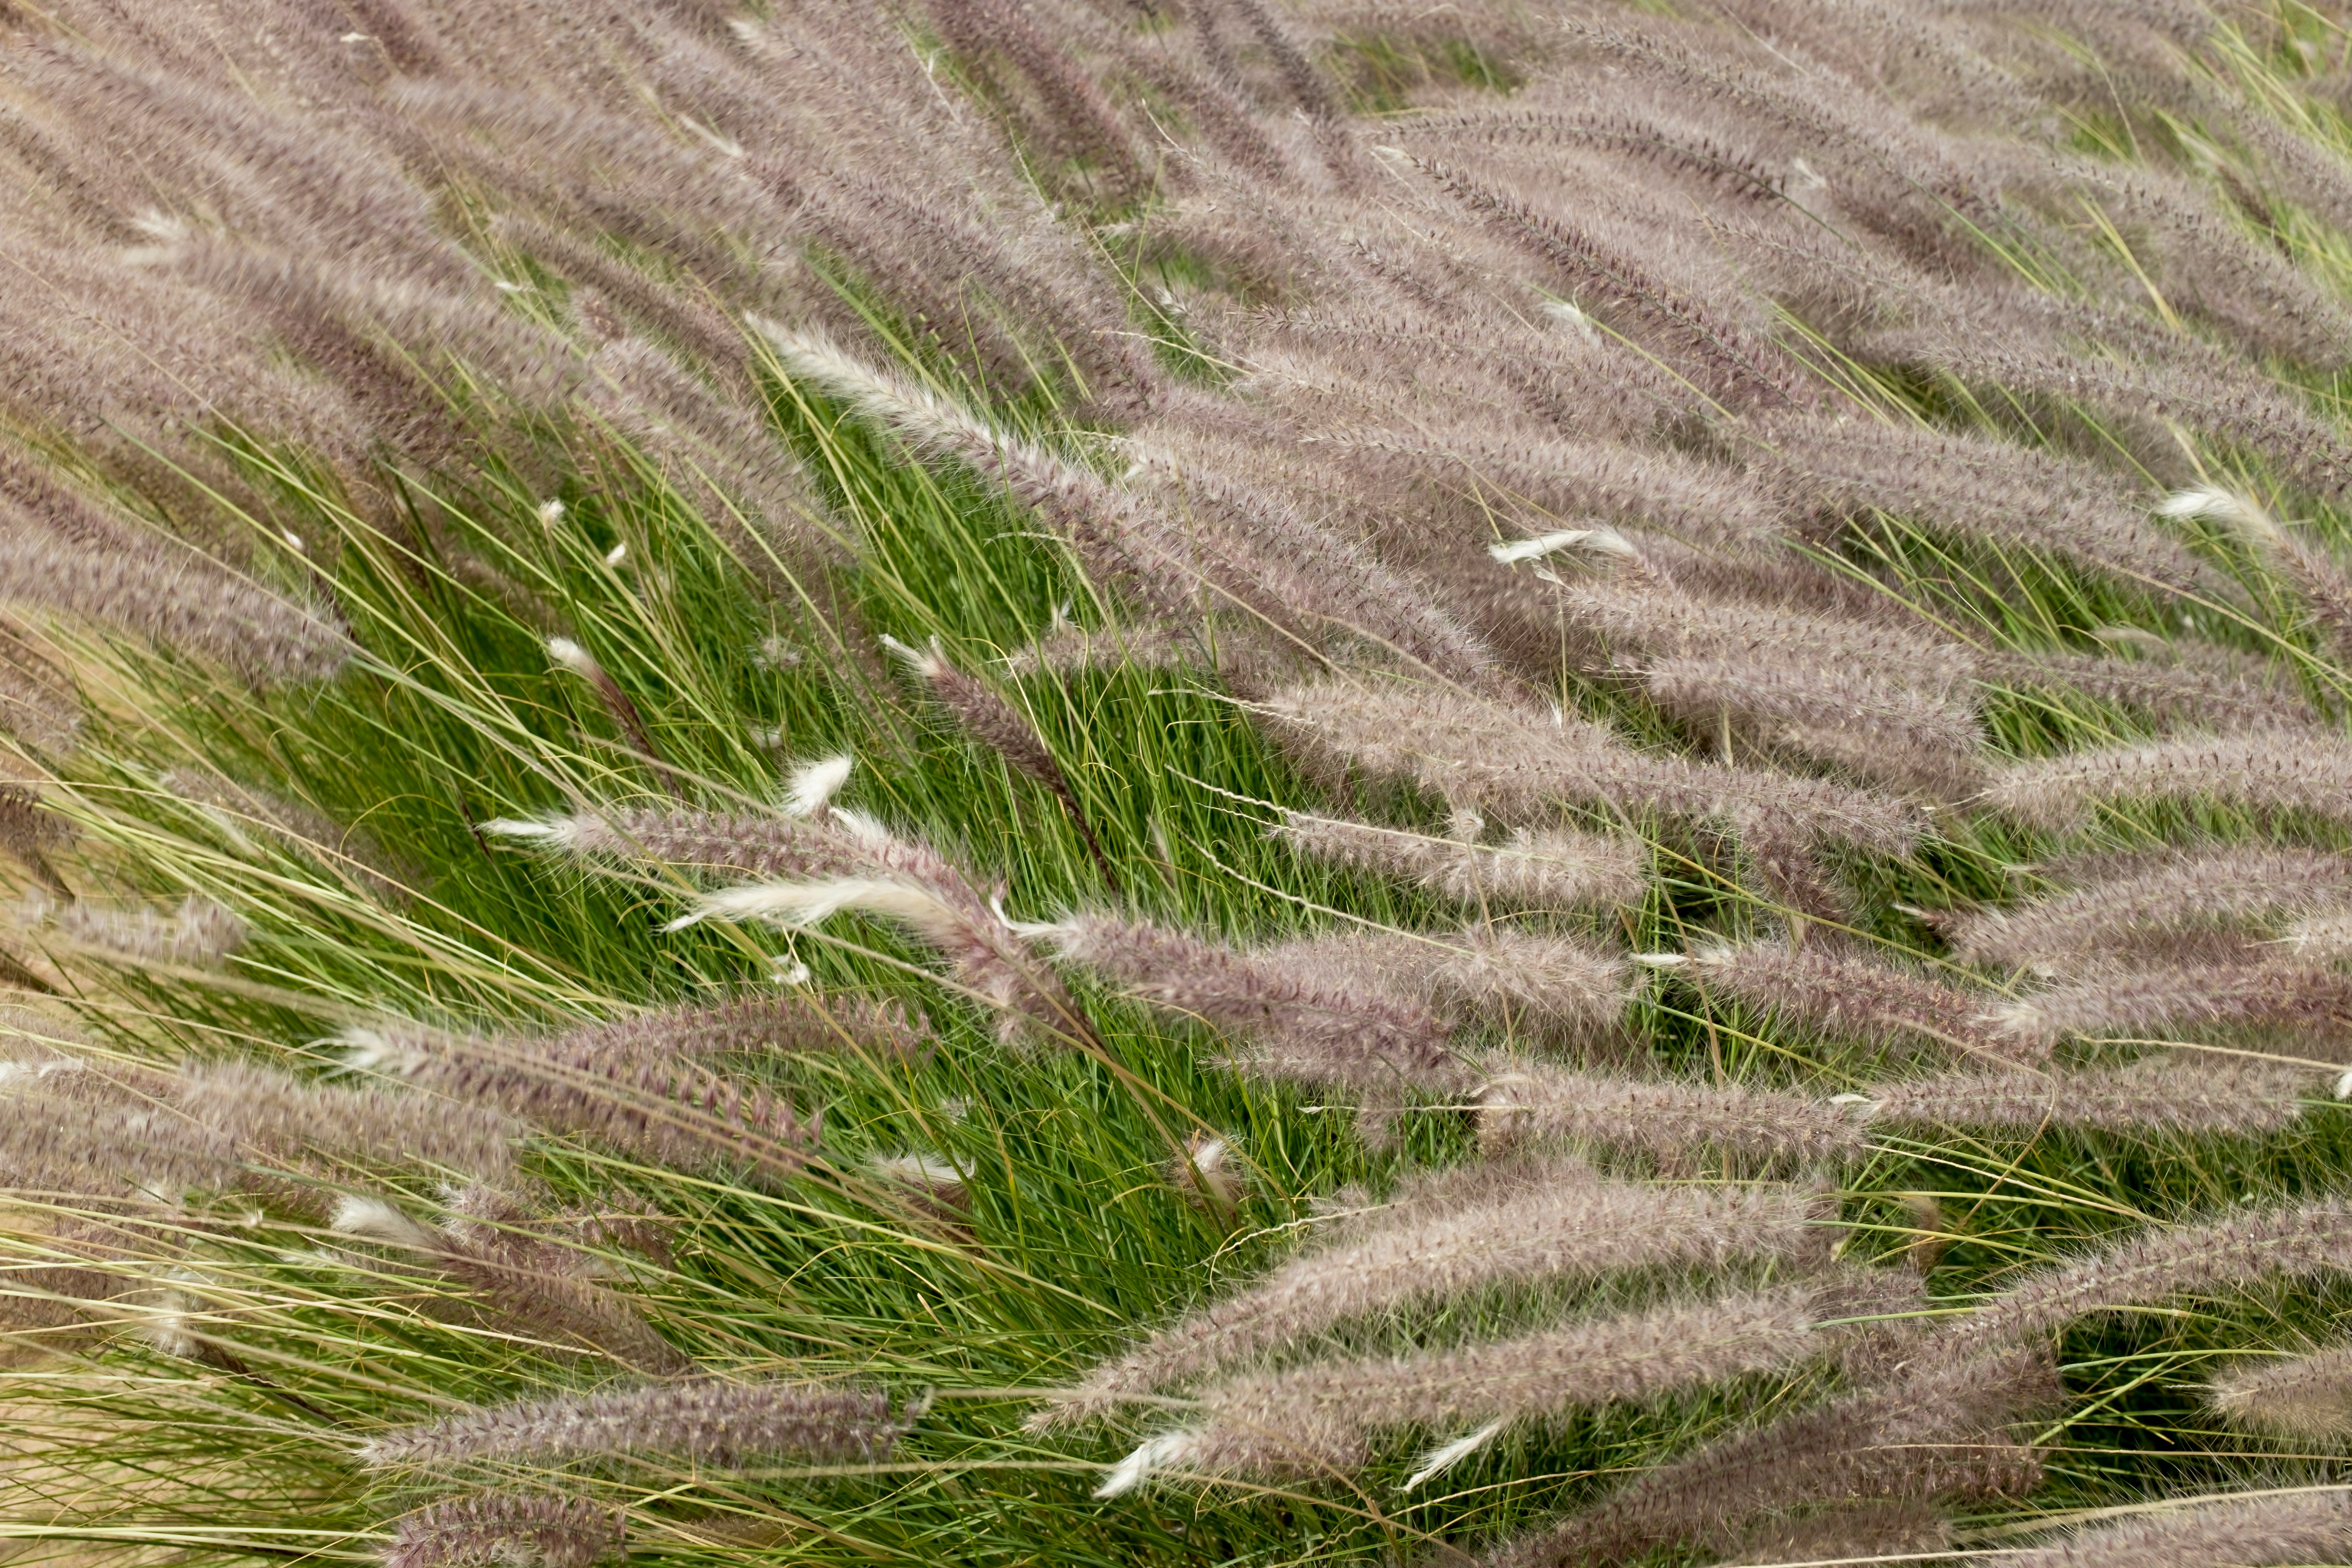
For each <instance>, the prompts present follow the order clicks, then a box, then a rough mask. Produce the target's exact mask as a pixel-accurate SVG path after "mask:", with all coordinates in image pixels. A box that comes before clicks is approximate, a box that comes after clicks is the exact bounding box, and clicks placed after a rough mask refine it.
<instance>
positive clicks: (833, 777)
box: [784, 752, 856, 818]
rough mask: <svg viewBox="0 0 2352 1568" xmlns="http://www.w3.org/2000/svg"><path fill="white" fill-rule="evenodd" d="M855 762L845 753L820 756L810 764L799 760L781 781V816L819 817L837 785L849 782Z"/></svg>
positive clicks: (839, 789)
mask: <svg viewBox="0 0 2352 1568" xmlns="http://www.w3.org/2000/svg"><path fill="white" fill-rule="evenodd" d="M854 766H856V763H854V761H853V760H852V759H851V757H850V755H849V753H848V752H842V753H841V754H840V755H838V756H832V757H820V758H819V759H817V760H816V761H815V762H813V763H802V764H801V765H800V766H799V767H796V768H794V769H793V772H792V776H791V777H790V778H789V779H788V780H787V781H786V782H785V794H784V815H785V816H796V817H802V818H810V817H821V816H824V813H825V808H826V807H827V806H829V805H831V804H832V803H833V797H834V796H835V795H838V794H840V793H841V786H842V785H844V784H847V783H848V782H849V773H850V770H851V768H853V767H854Z"/></svg>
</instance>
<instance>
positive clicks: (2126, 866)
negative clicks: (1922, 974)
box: [1940, 844, 2352, 972]
mask: <svg viewBox="0 0 2352 1568" xmlns="http://www.w3.org/2000/svg"><path fill="white" fill-rule="evenodd" d="M2064 879H2065V880H2066V881H2068V882H2071V883H2073V884H2074V887H2073V888H2072V889H2071V890H2069V891H2066V892H2063V893H2060V894H2058V895H2056V896H2054V897H2052V898H2048V899H2043V900H2039V901H2037V902H2034V903H2030V904H2023V905H2018V906H2013V907H2011V908H2008V909H1988V910H1975V911H1970V912H1968V913H1964V914H1960V915H1958V916H1957V917H1956V918H1953V919H1950V920H1948V921H1944V922H1942V924H1941V928H1940V929H1941V932H1942V934H1943V936H1944V937H1945V939H1946V940H1947V941H1948V942H1950V943H1951V945H1952V949H1953V951H1954V952H1956V953H1957V954H1958V955H1959V956H1960V957H1961V958H1962V959H1964V960H1966V961H1968V962H1969V963H1997V964H2002V965H2005V966H2011V967H2022V966H2026V965H2032V966H2035V967H2048V968H2052V969H2055V970H2058V971H2061V972H2063V971H2068V970H2074V969H2077V968H2080V967H2082V966H2084V965H2085V964H2090V963H2116V962H2130V961H2132V960H2133V959H2134V958H2135V957H2136V956H2142V955H2144V956H2145V957H2146V958H2147V959H2155V960H2161V959H2164V958H2167V957H2169V956H2171V955H2170V954H2169V952H2168V950H2167V945H2166V944H2167V942H2168V940H2170V939H2177V938H2179V937H2181V936H2193V935H2199V934H2203V933H2205V932H2208V931H2213V930H2215V929H2216V928H2220V929H2224V930H2226V929H2228V928H2231V927H2241V928H2248V927H2251V928H2253V929H2256V930H2259V929H2260V928H2261V927H2262V926H2263V925H2266V924H2271V923H2273V922H2275V921H2279V920H2280V919H2282V918H2283V917H2293V916H2307V915H2318V914H2326V913H2336V912H2341V911H2344V910H2352V857H2347V856H2344V855H2338V854H2333V853H2330V852H2328V851H2326V850H2316V849H2299V848H2291V847H2280V846H2273V845H2266V844H2257V845H2231V846H2226V847H2210V848H2189V849H2177V848H2167V849H2160V850H2155V851H2150V852H2147V853H2145V854H2140V855H2126V856H2122V857H2116V858H2105V859H2089V860H2084V861H2078V862H2075V863H2074V864H2072V865H2069V866H2067V867H2065V868H2064Z"/></svg>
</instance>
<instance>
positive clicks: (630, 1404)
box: [359, 1378, 907, 1469]
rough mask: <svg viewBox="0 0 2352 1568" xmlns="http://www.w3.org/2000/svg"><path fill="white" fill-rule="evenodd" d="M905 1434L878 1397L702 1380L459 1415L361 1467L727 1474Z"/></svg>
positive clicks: (414, 1431)
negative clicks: (705, 1468) (699, 1468)
mask: <svg viewBox="0 0 2352 1568" xmlns="http://www.w3.org/2000/svg"><path fill="white" fill-rule="evenodd" d="M906 1429H907V1423H906V1422H905V1421H903V1420H899V1419H896V1418H894V1417H893V1416H892V1415H891V1412H890V1401H889V1397H888V1396H887V1394H882V1393H880V1392H879V1391H877V1390H873V1389H866V1388H857V1387H852V1386H835V1385H831V1384H811V1383H785V1382H772V1383H728V1382H720V1381H719V1380H717V1379H709V1378H702V1379H689V1380H686V1381H682V1382H673V1383H652V1384H642V1385H640V1386H636V1387H623V1388H617V1389H610V1390H604V1391H600V1392H598V1393H594V1394H554V1395H551V1396H548V1397H546V1398H541V1399H524V1400H517V1401H515V1402H513V1403H511V1404H508V1405H488V1406H485V1407H483V1408H480V1409H476V1410H468V1411H464V1412H461V1413H459V1414H457V1415H447V1416H444V1417H443V1418H441V1419H440V1420H438V1421H430V1422H426V1423H424V1424H423V1425H420V1426H404V1427H394V1428H393V1429H391V1430H389V1431H386V1432H384V1433H383V1434H381V1435H379V1436H375V1437H373V1438H371V1439H369V1440H368V1441H367V1442H366V1443H364V1444H362V1445H361V1447H360V1449H359V1459H360V1462H361V1463H362V1464H364V1465H367V1466H369V1467H371V1468H377V1469H392V1468H403V1469H436V1468H446V1467H448V1466H452V1465H457V1464H461V1463H466V1462H468V1461H484V1460H487V1461H489V1462H492V1463H499V1464H508V1465H522V1466H528V1465H532V1464H536V1463H545V1462H547V1461H551V1460H556V1461H561V1460H566V1459H577V1458H620V1457H623V1456H643V1457H646V1458H681V1459H688V1460H692V1461H695V1462H697V1463H699V1464H705V1465H717V1466H722V1467H729V1468H740V1467H741V1466H742V1465H744V1464H746V1463H747V1462H749V1461H750V1460H752V1459H755V1458H800V1459H818V1460H824V1459H834V1460H840V1459H858V1460H873V1459H877V1458H881V1457H882V1456H884V1455H886V1454H887V1453H888V1452H889V1451H890V1449H891V1448H892V1447H893V1446H895V1445H896V1444H897V1442H898V1438H899V1436H901V1435H902V1434H903V1433H904V1432H905V1431H906Z"/></svg>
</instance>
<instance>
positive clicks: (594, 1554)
mask: <svg viewBox="0 0 2352 1568" xmlns="http://www.w3.org/2000/svg"><path fill="white" fill-rule="evenodd" d="M624 1541H625V1529H624V1527H623V1524H622V1521H621V1517H620V1515H619V1514H618V1513H617V1512H616V1511H614V1510H612V1509H609V1508H606V1507H604V1506H603V1505H601V1504H599V1503H597V1502H595V1501H594V1500H592V1499H589V1498H577V1497H566V1496H564V1495H563V1494H562V1493H560V1492H524V1491H490V1492H467V1493H465V1494H463V1495H461V1496H458V1497H448V1498H440V1499H437V1500H435V1501H432V1502H429V1503H426V1504H425V1506H424V1507H422V1508H419V1509H417V1510H415V1511H414V1512H412V1513H408V1514H405V1515H404V1516H402V1518H401V1519H400V1521H399V1522H398V1523H396V1524H395V1525H394V1527H393V1535H392V1543H391V1544H390V1545H388V1546H386V1547H385V1548H384V1550H383V1564H384V1568H474V1565H478V1564H481V1563H531V1564H534V1565H535V1568H594V1564H596V1563H599V1562H601V1561H603V1560H604V1559H605V1558H607V1557H610V1556H613V1555H614V1554H615V1553H617V1552H620V1551H621V1550H622V1549H623V1542H624Z"/></svg>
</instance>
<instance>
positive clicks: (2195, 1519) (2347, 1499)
mask: <svg viewBox="0 0 2352 1568" xmlns="http://www.w3.org/2000/svg"><path fill="white" fill-rule="evenodd" d="M2347 1556H2352V1495H2347V1493H2346V1492H2345V1491H2344V1490H2343V1489H2341V1488H2339V1487H2327V1488H2322V1489H2309V1490H2305V1489H2290V1490H2285V1491H2279V1492H2272V1493H2255V1494H2252V1495H2251V1496H2246V1497H2242V1498H2233V1497H2229V1496H2226V1495H2225V1496H2221V1497H2214V1498H2206V1499H2200V1500H2197V1501H2195V1502H2189V1501H2186V1500H2184V1501H2182V1502H2179V1503H2177V1504H2174V1505H2171V1506H2168V1507H2164V1506H2159V1507H2156V1508H2151V1509H2149V1510H2146V1511H2144V1512H2140V1513H2137V1514H2135V1515H2132V1516H2130V1517H2127V1518H2124V1519H2118V1520H2112V1521H2107V1522H2105V1523H2101V1524H2094V1525H2090V1526H2086V1527H2085V1528H2083V1529H2080V1530H2076V1531H2070V1532H2069V1533H2067V1534H2066V1535H2064V1536H2063V1537H2061V1538H2060V1539H2058V1540H2057V1541H2054V1542H2051V1543H2050V1544H2048V1545H2042V1546H2034V1547H2029V1548H2027V1549H2026V1550H2024V1551H2022V1552H2014V1553H2012V1554H2011V1556H2010V1557H2009V1558H2008V1559H2007V1562H2009V1563H2015V1564H2018V1565H2020V1568H2271V1565H2272V1564H2279V1563H2331V1562H2332V1563H2341V1562H2343V1561H2345V1560H2346V1558H2347Z"/></svg>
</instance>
